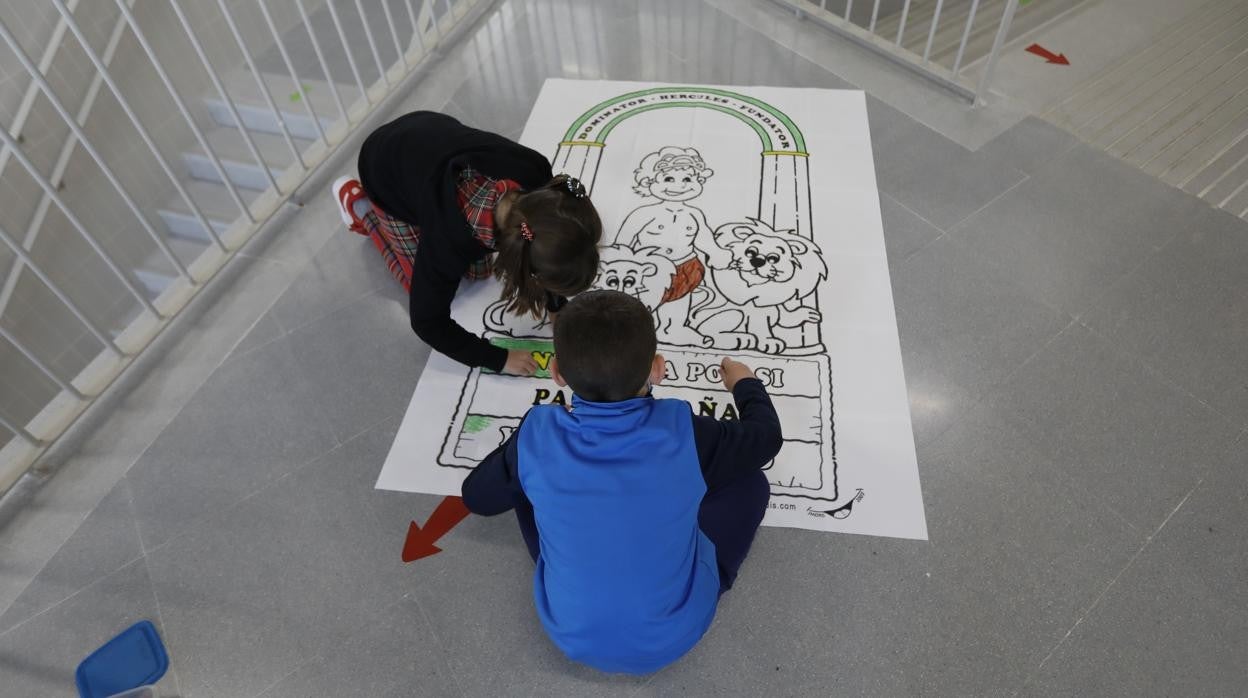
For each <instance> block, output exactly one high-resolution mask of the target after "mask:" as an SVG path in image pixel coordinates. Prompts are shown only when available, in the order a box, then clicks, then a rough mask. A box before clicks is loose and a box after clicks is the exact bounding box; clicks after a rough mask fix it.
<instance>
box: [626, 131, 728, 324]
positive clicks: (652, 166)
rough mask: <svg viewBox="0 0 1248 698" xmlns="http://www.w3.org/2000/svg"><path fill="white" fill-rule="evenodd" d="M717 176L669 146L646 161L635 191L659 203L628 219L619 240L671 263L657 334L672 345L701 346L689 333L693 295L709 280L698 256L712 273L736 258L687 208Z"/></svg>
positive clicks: (687, 151) (694, 156)
mask: <svg viewBox="0 0 1248 698" xmlns="http://www.w3.org/2000/svg"><path fill="white" fill-rule="evenodd" d="M712 174H713V172H712V171H711V169H710V168H708V167H707V166H706V161H704V160H703V159H702V156H701V155H700V154H699V153H698V151H697V150H695V149H694V148H680V147H676V146H667V147H664V148H661V149H660V150H659V151H658V152H654V153H650V154H649V155H647V156H645V157H644V158H642V159H641V164H640V165H639V166H638V167H637V169H636V170H635V171H634V172H633V181H634V182H635V186H634V187H633V191H635V192H637V193H638V194H640V195H642V196H650V197H654V198H656V199H658V202H657V203H653V204H647V205H644V206H640V207H638V208H636V209H634V210H633V212H632V213H630V214H628V217H627V218H625V219H624V222H623V223H622V224H621V225H620V230H619V232H617V233H616V235H615V240H614V243H615V244H620V245H626V246H628V247H631V248H633V249H646V248H653V249H654V250H655V252H657V253H658V254H661V255H662V256H664V257H667V258H668V259H670V260H672V262H673V263H674V264H675V265H676V276H675V278H674V279H673V280H672V284H671V287H670V288H668V290H667V293H665V294H664V295H663V299H662V301H661V303H660V305H659V308H658V310H657V311H656V316H657V318H658V325H659V326H658V334H659V338H660V340H662V341H666V342H669V343H672V344H684V345H693V346H702V345H703V344H704V343H705V342H704V339H705V338H704V337H703V336H702V335H701V334H699V333H698V332H697V331H695V330H694V329H693V328H692V327H689V326H688V325H687V324H686V323H687V322H688V319H689V304H690V301H691V300H692V298H691V297H690V295H689V294H690V293H692V292H693V290H694V289H695V288H697V287H698V286H699V285H700V284H701V283H702V279H703V277H705V276H706V267H705V266H703V264H702V261H701V260H700V259H698V252H702V253H704V254H705V255H707V263H708V264H710V265H711V266H712V267H715V268H720V267H724V266H727V264H728V262H729V261H731V255H730V253H728V252H727V251H726V250H723V249H722V248H720V247H719V245H717V244H716V243H715V238H714V236H713V235H712V228H711V226H710V225H709V224H708V223H707V221H706V214H704V213H703V212H702V209H700V208H698V207H696V206H690V205H689V204H688V203H687V202H688V201H690V200H692V199H695V198H697V197H698V196H699V195H700V194H701V193H702V188H703V185H705V184H706V180H707V179H708V178H710V176H711V175H712Z"/></svg>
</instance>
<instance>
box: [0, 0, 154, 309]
mask: <svg viewBox="0 0 1248 698" xmlns="http://www.w3.org/2000/svg"><path fill="white" fill-rule="evenodd" d="M0 27H4V24H3V23H0ZM4 31H5V32H6V33H7V32H8V29H7V28H5V29H4ZM11 48H14V49H16V50H20V48H21V47H20V46H16V45H11ZM59 103H60V100H56V104H59ZM76 126H77V124H75V127H76ZM85 136H86V134H82V135H79V136H78V140H79V141H81V142H82V144H83V145H84V146H87V147H88V148H89V151H88V152H91V153H93V154H94V155H96V156H98V155H99V153H98V152H96V150H95V147H94V146H88V144H87V140H86V138H85ZM0 140H3V141H4V143H5V145H7V146H9V148H10V149H11V150H12V151H13V157H15V158H17V161H18V162H20V163H22V167H25V168H26V170H27V172H29V173H30V177H31V179H33V180H35V182H36V183H37V184H38V185H39V186H40V187H42V188H43V191H44V192H45V193H47V195H48V198H50V199H52V201H53V202H55V203H56V206H57V208H59V209H61V213H63V214H64V215H65V218H66V219H67V220H68V221H69V223H70V225H72V226H73V227H74V229H75V230H77V231H78V233H79V234H80V235H82V237H83V239H84V240H86V242H87V245H88V246H90V247H91V249H92V250H95V252H96V254H98V255H100V258H102V259H103V260H104V264H105V265H106V266H107V267H108V268H109V269H110V270H112V272H113V273H114V274H116V275H117V278H118V279H120V280H121V283H122V284H124V285H125V287H126V288H127V289H128V290H129V291H130V293H131V294H133V295H134V297H135V298H136V299H137V300H138V301H139V303H140V304H142V306H143V307H144V308H146V309H147V310H148V311H149V312H151V313H152V314H153V315H155V316H156V317H163V316H162V315H161V314H160V311H158V310H156V306H154V305H152V302H151V301H150V300H148V299H147V296H146V295H145V294H144V293H143V292H142V291H140V290H139V288H138V287H137V286H135V285H134V282H133V281H131V280H130V276H129V275H128V274H126V272H125V271H123V270H122V268H121V266H120V265H118V264H117V262H116V261H114V260H113V258H112V257H111V256H109V254H108V252H106V251H105V250H104V248H103V247H102V246H101V245H100V243H99V242H97V241H96V239H95V238H94V237H92V236H91V233H89V232H88V231H87V228H86V226H84V225H83V224H82V221H81V220H79V219H78V216H77V215H75V214H74V212H73V210H72V209H70V208H69V205H68V204H66V203H65V200H64V199H62V198H61V195H60V194H59V193H57V191H56V187H54V186H52V183H51V182H49V181H48V178H47V177H44V176H43V173H42V172H40V171H39V168H37V167H35V163H33V162H31V161H30V158H28V157H26V153H25V152H24V151H23V150H22V149H21V148H20V146H19V145H18V143H17V139H15V138H13V135H12V134H10V133H9V130H8V129H6V128H4V127H3V126H0ZM98 164H99V165H100V169H101V170H103V171H104V172H105V173H106V174H108V175H109V181H111V182H112V183H113V186H114V187H117V191H118V193H120V194H122V196H123V197H125V198H127V199H129V197H130V195H129V194H127V193H125V190H124V189H122V188H121V183H120V182H117V181H116V178H115V177H113V176H112V171H111V170H109V169H108V165H106V164H104V161H103V160H102V159H101V160H99V161H98ZM130 204H132V205H133V204H134V200H133V199H130ZM134 210H135V211H137V210H138V207H137V206H135V209H134ZM152 232H153V233H155V231H152Z"/></svg>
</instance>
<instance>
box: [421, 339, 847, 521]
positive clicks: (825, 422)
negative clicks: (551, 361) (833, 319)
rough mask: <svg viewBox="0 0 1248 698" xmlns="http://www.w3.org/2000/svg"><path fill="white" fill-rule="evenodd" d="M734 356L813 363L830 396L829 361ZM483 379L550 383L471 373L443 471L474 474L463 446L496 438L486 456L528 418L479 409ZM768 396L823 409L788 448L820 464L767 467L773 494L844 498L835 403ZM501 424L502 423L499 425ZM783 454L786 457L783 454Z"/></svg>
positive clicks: (707, 356)
mask: <svg viewBox="0 0 1248 698" xmlns="http://www.w3.org/2000/svg"><path fill="white" fill-rule="evenodd" d="M669 353H671V354H673V355H674V354H679V355H680V357H681V358H684V359H687V360H688V359H694V358H696V359H698V360H699V361H700V362H701V363H704V364H706V365H713V364H715V363H716V362H717V361H718V359H719V358H720V357H721V354H720V353H715V352H710V351H707V350H701V351H688V350H673V351H672V352H669ZM735 355H736V356H738V357H740V358H741V359H742V360H743V361H746V362H747V363H749V362H751V361H752V360H753V361H755V363H756V364H758V365H759V366H762V367H765V368H773V367H774V366H775V362H777V361H781V362H800V363H809V364H811V365H812V366H813V368H814V369H815V371H816V372H817V374H818V376H819V378H818V379H817V380H816V381H815V382H816V383H818V384H820V385H825V386H827V388H826V389H827V390H828V394H829V395H831V390H832V379H831V374H830V371H829V366H828V361H827V357H826V356H766V355H762V354H758V353H757V352H750V351H744V352H736V354H735ZM669 358H670V357H669ZM769 362H770V363H769ZM760 375H761V374H760ZM482 379H486V380H487V381H489V382H493V381H506V382H508V383H520V382H530V381H542V382H543V383H544V382H545V379H537V378H526V377H520V376H509V375H505V374H495V373H490V372H486V371H482V370H481V369H475V368H474V369H472V370H471V371H469V372H468V374H467V375H465V376H464V382H463V384H462V386H461V387H460V391H459V396H458V399H457V400H456V403H455V414H454V416H453V417H452V420H451V423H450V424H449V425H447V429H446V435H445V437H444V438H443V441H442V447H441V448H440V449H439V451H438V456H437V461H436V462H437V464H438V465H439V466H441V467H447V468H462V469H465V470H471V469H472V468H474V467H476V462H477V461H476V458H475V457H470V456H467V455H463V456H460V455H457V452H458V451H459V450H460V448H461V447H462V446H463V445H464V443H465V442H471V441H478V440H480V439H481V438H483V437H479V436H477V435H478V434H492V435H493V436H494V439H493V440H491V441H489V443H487V444H486V445H485V446H484V447H482V449H481V450H482V451H484V452H487V453H488V452H489V451H490V450H493V449H494V448H496V447H497V446H498V445H499V444H501V443H503V442H504V441H505V440H506V438H507V437H508V436H509V435H510V431H511V430H512V429H514V427H515V425H517V424H519V423H520V419H521V418H522V417H523V416H524V415H523V414H518V415H504V414H497V411H498V407H499V405H498V401H497V399H496V396H495V397H493V398H492V397H490V396H485V397H483V398H482V404H481V405H480V406H479V405H477V397H478V395H479V394H480V395H483V396H484V395H485V393H484V392H482V390H481V387H482V386H481V384H482ZM665 389H675V390H681V391H686V392H691V393H692V392H696V393H698V394H706V393H709V392H718V393H719V397H720V398H722V399H723V400H725V401H731V399H732V397H731V395H729V394H728V393H726V392H724V391H722V390H721V391H711V390H709V389H708V388H707V387H706V386H705V385H702V386H695V385H688V384H684V383H682V382H681V381H680V379H677V380H676V381H674V382H671V383H669V382H667V381H665V382H664V383H663V384H661V385H660V386H659V387H658V388H657V390H658V391H659V392H660V394H661V393H662V392H663V391H664V390H665ZM820 392H822V391H820ZM769 393H770V394H771V395H772V397H773V399H776V400H777V402H779V401H780V400H783V399H785V398H796V399H803V400H815V401H816V402H817V404H818V410H817V415H816V417H815V419H814V423H813V424H812V425H811V428H813V429H814V431H815V434H817V435H818V438H816V439H809V438H806V439H803V438H797V437H794V438H786V439H785V443H786V444H796V443H805V444H811V445H814V446H817V447H818V454H819V455H818V456H817V458H816V459H815V460H810V461H803V460H789V461H787V462H786V466H787V467H783V468H781V469H780V470H777V471H774V472H773V469H774V468H775V461H772V462H771V463H768V464H767V466H766V467H764V471H765V472H767V474H768V481H769V482H771V484H772V488H773V489H772V494H773V495H776V496H786V497H796V498H800V499H810V500H815V501H825V502H834V501H836V499H837V498H838V497H839V482H838V474H837V462H836V430H835V424H834V419H833V415H832V404H831V401H830V400H829V401H824V400H822V399H820V398H819V397H818V396H812V395H810V394H802V393H801V392H796V393H794V392H788V391H785V390H784V389H779V390H776V389H772V390H769ZM491 395H493V393H491ZM691 405H692V408H693V410H694V412H695V413H697V412H698V411H699V405H698V404H695V403H692V402H691ZM474 407H484V409H482V410H481V411H475V410H474ZM778 407H780V409H783V408H782V406H779V405H778ZM526 408H527V406H526ZM480 417H485V418H489V419H490V420H492V421H491V424H490V425H489V426H488V427H487V428H485V429H483V430H480V431H475V432H471V433H469V432H468V431H467V430H466V429H465V424H466V423H467V421H468V419H470V418H480ZM499 422H502V423H501V424H500V423H499ZM485 438H488V437H485ZM781 452H782V453H783V450H782V451H781ZM478 455H479V454H478ZM773 474H775V475H776V477H774V478H773V477H772V476H773ZM784 477H787V480H786V481H781V478H784Z"/></svg>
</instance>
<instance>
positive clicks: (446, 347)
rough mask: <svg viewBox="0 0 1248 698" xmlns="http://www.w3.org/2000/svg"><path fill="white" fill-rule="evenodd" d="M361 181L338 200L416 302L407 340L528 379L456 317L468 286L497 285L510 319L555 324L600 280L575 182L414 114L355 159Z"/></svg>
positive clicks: (493, 141)
mask: <svg viewBox="0 0 1248 698" xmlns="http://www.w3.org/2000/svg"><path fill="white" fill-rule="evenodd" d="M359 172H360V179H359V180H358V181H357V180H354V179H349V178H345V177H344V178H342V179H339V180H338V181H337V182H335V183H334V186H333V192H334V196H335V198H336V199H337V201H338V204H339V206H340V208H341V210H342V211H341V212H342V216H343V221H344V222H345V223H346V224H347V225H348V227H350V228H351V230H353V231H355V232H357V233H359V234H361V235H364V236H367V237H368V238H370V239H371V240H372V241H373V244H374V245H375V246H376V247H377V249H378V250H379V251H380V252H381V256H382V258H383V259H384V260H385V262H386V265H387V267H389V269H390V273H391V274H392V275H394V277H395V279H397V280H398V281H399V283H400V284H402V285H403V287H404V288H405V289H406V290H407V291H408V293H409V313H410V316H411V322H412V329H413V330H414V331H415V332H416V334H417V335H418V336H419V337H420V338H421V339H422V340H424V341H425V342H426V343H427V344H428V345H429V346H430V347H432V348H433V349H434V350H435V351H438V352H441V353H443V354H445V355H447V356H449V357H450V358H452V359H454V360H456V361H459V362H460V363H463V364H466V365H468V366H472V367H481V368H486V369H490V370H492V371H497V372H505V373H511V374H515V375H532V374H533V373H534V372H535V371H536V370H537V364H536V362H535V361H534V360H533V357H532V355H531V354H530V353H528V352H524V351H516V350H512V351H508V350H506V349H503V348H501V347H497V346H494V345H493V344H491V343H490V342H489V341H487V340H486V339H484V338H483V337H479V336H477V335H474V334H472V333H471V332H468V331H467V330H465V329H464V328H463V327H461V326H460V325H459V324H458V323H456V322H455V321H454V320H453V319H452V318H451V301H452V300H453V299H454V297H455V293H456V291H457V290H458V289H459V282H460V279H461V278H466V279H484V278H488V277H489V276H491V275H493V276H495V277H497V278H498V279H499V280H500V281H501V282H502V284H503V293H502V297H503V299H504V300H506V301H508V302H509V303H510V305H509V306H508V309H509V310H510V311H512V312H514V313H517V314H521V313H530V314H532V315H534V316H537V317H540V316H541V314H542V313H543V312H547V313H551V314H553V313H556V312H558V310H559V309H560V308H561V307H562V306H563V304H564V303H565V302H566V297H567V296H572V295H575V294H577V293H580V292H581V291H584V290H585V289H587V288H589V285H590V284H591V283H592V282H593V280H594V275H595V273H596V272H597V269H598V243H599V240H600V239H601V237H602V223H601V221H600V220H599V218H598V213H597V211H596V210H595V209H594V206H593V204H592V203H591V202H590V200H589V197H588V196H587V195H586V193H585V188H584V187H583V186H582V185H581V183H580V182H578V181H577V180H576V179H574V178H571V177H567V176H565V175H560V176H558V177H555V176H553V175H552V173H551V169H550V163H549V162H548V161H547V160H546V158H545V157H543V156H542V155H541V154H539V153H537V152H536V151H534V150H531V149H529V148H526V147H524V146H522V145H520V144H518V143H515V142H513V141H510V140H508V139H506V138H504V137H502V136H499V135H496V134H493V133H487V132H485V131H479V130H477V129H474V128H470V127H468V126H465V125H463V124H461V123H460V122H459V121H456V120H455V119H454V118H452V117H450V116H446V115H445V114H438V113H435V112H413V113H411V114H406V115H404V116H401V117H399V118H398V119H395V120H394V121H391V122H390V123H388V124H386V125H384V126H382V127H380V128H378V129H377V130H376V131H374V132H373V133H372V134H370V135H369V137H368V139H367V140H365V142H364V145H363V146H362V147H361V148H360V158H359Z"/></svg>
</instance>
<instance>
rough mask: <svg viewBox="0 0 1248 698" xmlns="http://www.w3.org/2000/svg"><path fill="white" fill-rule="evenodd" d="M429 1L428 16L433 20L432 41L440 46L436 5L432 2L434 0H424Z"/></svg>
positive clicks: (440, 39) (440, 36) (440, 31)
mask: <svg viewBox="0 0 1248 698" xmlns="http://www.w3.org/2000/svg"><path fill="white" fill-rule="evenodd" d="M425 2H427V3H429V5H428V7H429V18H430V19H432V20H433V43H434V45H438V46H440V45H441V44H442V27H441V26H440V25H439V24H438V6H437V5H436V4H434V3H435V2H436V0H425Z"/></svg>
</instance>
